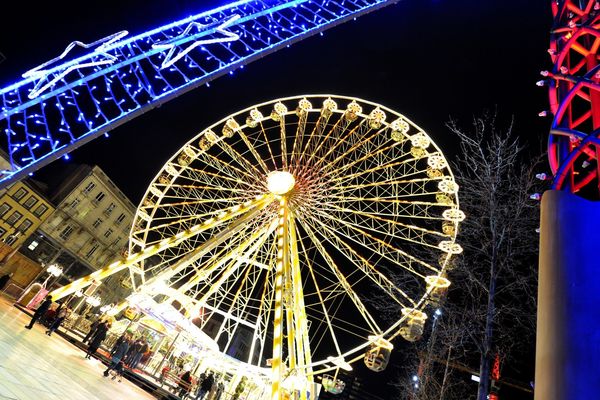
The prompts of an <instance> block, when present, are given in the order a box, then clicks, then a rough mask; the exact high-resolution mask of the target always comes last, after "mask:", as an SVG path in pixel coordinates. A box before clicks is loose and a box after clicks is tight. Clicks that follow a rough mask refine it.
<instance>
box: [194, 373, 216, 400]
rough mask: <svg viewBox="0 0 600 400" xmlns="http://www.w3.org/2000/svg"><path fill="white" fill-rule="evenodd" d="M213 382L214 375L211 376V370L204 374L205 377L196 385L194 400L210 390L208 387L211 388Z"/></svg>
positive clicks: (200, 398) (198, 399) (201, 397)
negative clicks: (196, 391) (196, 390)
mask: <svg viewBox="0 0 600 400" xmlns="http://www.w3.org/2000/svg"><path fill="white" fill-rule="evenodd" d="M213 383H215V377H214V376H213V372H212V371H210V372H209V373H208V375H206V378H204V379H203V380H202V382H201V383H200V385H199V386H198V394H197V395H196V400H202V399H204V396H206V394H207V393H208V392H210V389H212V386H213Z"/></svg>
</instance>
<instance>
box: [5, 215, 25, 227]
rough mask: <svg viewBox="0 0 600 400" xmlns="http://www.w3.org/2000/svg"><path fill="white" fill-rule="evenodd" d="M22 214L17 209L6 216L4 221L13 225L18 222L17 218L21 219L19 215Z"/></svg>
mask: <svg viewBox="0 0 600 400" xmlns="http://www.w3.org/2000/svg"><path fill="white" fill-rule="evenodd" d="M22 216H23V214H21V213H20V212H18V211H15V212H14V213H12V215H11V216H10V217H8V219H7V220H6V223H7V224H8V225H11V226H12V225H14V224H16V223H17V222H19V220H20V219H21V217H22Z"/></svg>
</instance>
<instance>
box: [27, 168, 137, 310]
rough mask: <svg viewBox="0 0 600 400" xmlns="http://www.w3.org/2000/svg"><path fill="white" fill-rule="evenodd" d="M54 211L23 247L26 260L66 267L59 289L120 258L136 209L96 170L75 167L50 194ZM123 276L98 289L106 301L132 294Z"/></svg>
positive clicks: (103, 300) (102, 173) (109, 279)
mask: <svg viewBox="0 0 600 400" xmlns="http://www.w3.org/2000/svg"><path fill="white" fill-rule="evenodd" d="M50 200H51V201H52V202H53V203H54V205H55V211H54V212H53V213H52V214H51V215H50V216H49V217H48V218H47V219H46V220H45V221H44V222H43V223H42V224H41V225H40V226H39V229H38V231H37V232H36V234H35V235H33V236H32V237H31V238H30V239H29V240H28V241H27V242H26V243H25V246H23V247H22V250H21V251H22V252H24V254H26V255H27V256H28V257H30V258H32V259H35V260H38V261H40V262H42V263H45V264H48V263H56V264H59V265H60V266H62V267H63V275H62V276H61V277H59V278H57V282H55V284H57V285H58V286H62V285H64V284H67V283H69V282H70V281H72V280H75V279H78V278H81V277H83V276H86V275H89V274H90V273H92V272H94V271H96V270H98V269H100V268H103V267H105V266H107V265H108V264H110V263H112V262H113V261H115V260H116V259H119V258H121V257H122V255H123V253H124V250H125V249H126V246H127V243H128V237H129V230H130V227H131V223H132V221H133V216H134V215H135V210H136V207H135V206H134V205H133V203H132V202H131V201H130V200H129V199H128V198H127V197H126V196H125V195H124V194H123V193H122V192H121V190H119V188H117V186H116V185H115V184H114V183H113V182H112V180H110V178H109V177H108V176H107V175H106V174H105V173H104V172H103V171H102V170H101V169H100V168H99V167H97V166H94V167H91V166H88V165H81V166H77V167H75V168H74V169H73V170H72V171H70V173H69V174H68V175H67V176H66V177H65V178H64V179H63V180H62V182H61V184H60V185H57V186H56V188H55V189H54V192H53V193H52V195H51V196H50ZM121 275H122V274H117V275H115V276H112V277H110V278H108V279H106V280H105V281H103V284H102V285H100V287H99V289H98V290H99V292H98V293H99V295H100V296H101V298H102V303H103V304H107V303H115V302H117V301H118V300H120V299H121V298H122V297H123V296H125V295H127V294H128V289H127V288H125V287H123V286H122V285H120V280H121V279H122V276H121Z"/></svg>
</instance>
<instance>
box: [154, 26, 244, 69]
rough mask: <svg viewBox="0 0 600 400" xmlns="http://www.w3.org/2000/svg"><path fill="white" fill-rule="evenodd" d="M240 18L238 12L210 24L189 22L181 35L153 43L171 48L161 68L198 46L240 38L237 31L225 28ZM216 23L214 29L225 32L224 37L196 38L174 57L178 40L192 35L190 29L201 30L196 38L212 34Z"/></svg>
mask: <svg viewBox="0 0 600 400" xmlns="http://www.w3.org/2000/svg"><path fill="white" fill-rule="evenodd" d="M238 19H240V16H239V15H237V14H236V15H233V16H231V17H230V18H228V19H226V20H224V21H217V22H215V23H212V24H208V25H204V24H201V23H199V22H190V23H189V24H188V26H187V27H186V28H185V29H184V30H183V32H182V33H181V35H179V36H177V37H175V38H173V39H170V40H168V41H166V42H164V43H157V44H153V45H152V47H153V48H155V49H169V51H168V52H167V56H166V57H165V59H164V61H163V62H162V64H161V66H160V69H165V68H168V67H170V66H171V65H173V64H175V63H176V62H177V61H178V60H180V59H181V58H182V57H184V56H185V55H186V54H188V53H189V52H190V51H192V50H194V49H195V48H196V47H198V46H201V45H203V44H211V43H224V42H234V41H236V40H238V39H239V38H240V36H239V35H238V34H237V33H234V32H230V31H228V30H225V28H227V27H228V26H230V25H232V24H233V23H234V22H235V21H236V20H238ZM217 24H218V25H217ZM215 25H216V28H214V31H215V32H219V33H221V34H223V35H224V37H220V38H211V39H201V40H196V41H194V42H192V44H190V45H189V46H188V47H187V48H185V49H183V50H182V51H181V52H180V53H178V54H177V55H176V56H175V57H173V55H174V54H175V51H176V49H177V47H178V45H177V42H179V41H181V39H182V38H185V37H186V36H192V35H190V31H191V30H192V29H193V28H197V29H198V30H199V32H198V33H196V34H194V35H193V36H194V37H196V38H200V37H203V36H206V35H208V34H210V33H211V32H212V30H213V29H212V28H213V27H214V26H215Z"/></svg>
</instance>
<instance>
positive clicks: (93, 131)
mask: <svg viewBox="0 0 600 400" xmlns="http://www.w3.org/2000/svg"><path fill="white" fill-rule="evenodd" d="M397 1H398V0H294V1H283V0H262V1H256V0H252V1H249V0H244V1H237V2H234V3H231V4H228V5H225V6H222V7H219V8H215V9H213V10H210V11H207V12H203V13H201V14H197V15H194V16H191V17H188V18H185V19H182V20H180V21H177V22H174V23H171V24H169V25H165V26H162V27H160V28H157V29H154V30H151V31H149V32H146V33H143V34H141V35H137V36H132V37H130V36H129V33H128V32H127V31H121V32H117V33H115V34H113V35H110V36H107V37H105V38H101V39H99V40H97V41H94V42H92V43H82V42H72V43H71V44H70V45H69V46H67V48H66V49H65V50H64V51H63V52H62V53H61V54H59V55H57V56H56V57H55V58H53V59H51V60H49V61H47V62H45V63H42V64H40V65H39V66H38V67H35V68H33V69H31V70H29V71H27V72H25V73H24V74H23V75H22V77H23V79H22V80H20V81H19V82H16V83H15V84H13V85H10V86H8V87H5V88H2V89H0V130H1V132H3V133H4V135H3V136H2V137H3V140H2V141H1V144H2V147H3V148H5V149H6V152H7V153H8V155H9V158H10V163H11V168H10V169H7V170H2V171H0V188H4V187H6V186H7V185H9V184H11V183H13V182H14V181H16V180H18V179H20V178H22V177H24V176H26V175H27V174H29V173H32V172H34V171H36V170H38V169H39V168H41V167H43V166H45V165H47V164H49V163H50V162H52V161H54V160H56V159H57V158H60V157H61V156H63V155H64V154H67V153H69V152H71V151H73V150H74V149H76V148H78V147H79V146H81V145H83V144H85V143H87V142H89V141H91V140H92V139H94V138H96V137H98V136H99V135H101V134H103V133H106V132H108V131H110V130H112V129H114V128H116V127H118V126H119V125H122V124H124V123H125V122H127V121H129V120H131V119H133V118H135V117H137V116H139V115H141V114H143V113H145V112H147V111H149V110H151V109H153V108H155V107H158V106H160V105H161V104H162V103H165V102H167V101H169V100H171V99H173V98H175V97H177V96H179V95H181V94H183V93H185V92H187V91H189V90H192V89H194V88H196V87H198V86H200V85H203V84H206V83H208V82H210V81H211V80H213V79H215V78H217V77H219V76H222V75H224V74H227V73H228V72H231V71H233V70H234V69H236V68H239V67H242V66H243V65H245V64H248V63H250V62H252V61H254V60H256V59H258V58H261V57H263V56H265V55H266V54H269V53H271V52H274V51H276V50H278V49H280V48H282V47H285V46H288V45H290V44H291V43H294V42H297V41H300V40H302V39H304V38H305V37H308V36H311V35H314V34H316V33H319V32H321V31H324V30H326V29H328V28H331V27H333V26H335V25H337V24H340V23H342V22H345V21H347V20H348V19H352V18H356V17H357V16H359V15H363V14H366V13H368V12H370V11H374V10H376V9H379V8H381V7H384V6H387V5H390V4H393V3H396V2H397ZM75 47H82V48H84V49H86V50H87V51H88V53H87V54H86V55H84V56H81V57H78V58H74V59H69V54H70V53H71V51H72V50H73V49H74V48H75Z"/></svg>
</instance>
